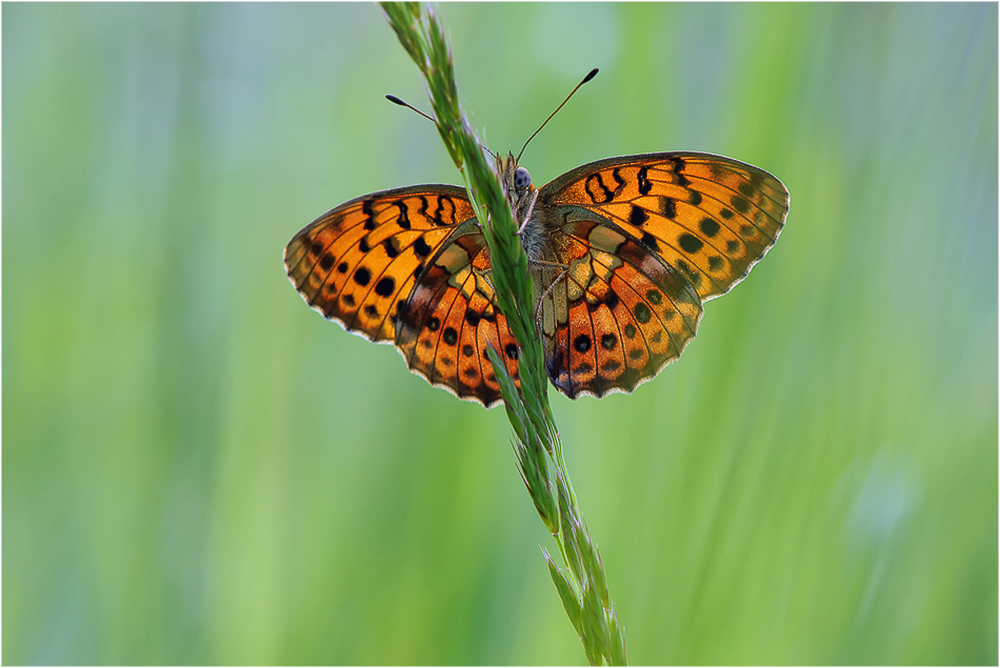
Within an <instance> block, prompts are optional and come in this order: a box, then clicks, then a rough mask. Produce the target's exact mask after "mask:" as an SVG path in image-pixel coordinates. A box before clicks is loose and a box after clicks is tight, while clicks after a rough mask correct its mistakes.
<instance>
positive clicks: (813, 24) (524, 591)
mask: <svg viewBox="0 0 1000 668" xmlns="http://www.w3.org/2000/svg"><path fill="white" fill-rule="evenodd" d="M439 14H440V16H441V18H442V21H443V23H444V25H445V26H446V29H447V30H448V32H449V34H450V36H451V39H452V45H453V49H454V56H455V65H456V70H457V74H458V83H459V89H460V93H461V95H462V99H463V104H464V105H465V108H466V109H467V110H468V111H469V113H470V115H471V117H472V120H473V122H474V123H475V124H476V125H477V126H478V127H479V128H481V129H483V130H484V131H485V137H486V140H487V141H488V142H489V144H490V146H491V147H493V148H494V149H499V150H508V149H514V150H516V149H517V148H518V147H520V145H521V143H522V142H523V141H524V139H525V138H526V137H527V136H528V135H529V134H530V133H531V132H532V131H533V130H534V129H535V128H536V127H537V126H538V124H539V123H540V122H541V121H542V120H543V119H544V118H545V116H546V115H547V114H548V113H549V112H550V111H551V110H552V109H553V108H554V107H555V106H556V105H557V104H558V103H559V101H560V100H561V99H562V97H563V96H564V95H565V94H566V93H567V92H568V91H569V90H570V89H571V88H572V86H573V85H574V84H576V83H577V81H578V80H579V79H580V77H582V76H583V75H584V74H585V73H586V72H587V71H588V70H589V69H590V68H592V67H595V66H596V67H600V68H601V74H600V76H599V77H598V78H597V79H595V80H594V82H592V83H590V84H588V85H587V86H586V87H584V88H583V89H582V90H581V91H580V93H579V94H578V95H577V97H576V98H575V99H574V100H573V101H572V102H571V103H570V104H569V105H567V107H566V108H565V109H564V110H563V111H562V112H560V114H559V115H558V116H557V117H556V119H555V120H554V121H553V122H552V123H551V124H550V125H549V126H548V127H547V128H546V129H545V131H544V132H543V133H542V134H540V135H539V136H538V137H537V138H536V139H535V140H534V142H533V143H532V145H531V146H530V147H529V149H528V151H527V152H526V154H525V157H524V164H525V165H526V166H527V167H528V168H529V169H530V170H531V173H532V175H533V176H534V179H535V182H536V184H539V185H540V184H542V183H544V182H546V181H548V180H550V179H552V178H554V177H556V176H557V175H559V174H561V173H562V172H564V171H567V170H569V169H571V168H573V167H575V166H577V165H579V164H582V163H584V162H588V161H592V160H596V159H600V158H604V157H608V156H613V155H622V154H628V153H638V152H650V151H663V150H671V149H692V150H700V151H710V152H716V153H721V154H724V155H729V156H733V157H736V158H738V159H741V160H745V161H748V162H751V163H754V164H757V165H760V166H762V167H764V168H765V169H768V170H769V171H772V172H773V173H774V174H776V175H777V176H778V177H779V178H781V179H782V180H783V181H784V182H785V184H786V185H787V186H788V188H789V190H790V191H791V195H792V206H791V213H790V216H789V218H788V222H787V227H786V228H785V232H784V233H783V235H782V237H781V239H780V241H779V243H778V244H777V246H776V247H775V248H774V250H773V251H772V252H771V254H770V255H769V256H768V257H767V259H766V260H765V261H764V262H762V263H761V264H760V265H758V266H757V268H755V269H754V271H753V273H752V275H751V276H750V277H749V278H748V280H747V281H745V282H744V283H743V284H742V285H740V286H739V287H738V288H737V289H736V290H735V291H734V292H733V293H731V294H730V295H728V296H726V297H725V298H723V299H720V300H718V301H715V302H712V303H710V304H709V305H708V307H707V310H706V317H705V319H704V321H703V322H702V327H701V330H700V333H699V335H698V338H697V339H696V340H695V341H694V343H693V344H692V345H691V346H690V348H688V350H687V352H686V353H685V354H684V356H683V358H682V359H681V360H680V361H678V362H675V363H674V364H673V365H671V366H670V367H668V368H667V369H666V370H665V371H664V372H663V373H662V374H661V375H660V376H659V377H658V378H657V379H656V380H655V381H654V382H652V383H649V384H646V385H644V386H642V387H641V388H639V389H638V390H637V391H636V392H635V394H633V395H631V396H623V395H615V396H612V397H609V398H605V399H602V400H594V399H590V398H584V399H581V400H579V401H577V402H571V401H569V400H568V399H565V398H564V397H562V396H561V395H558V394H556V393H553V394H554V398H553V402H554V409H555V412H556V417H557V420H558V422H559V425H560V428H561V430H562V434H563V439H564V442H565V444H566V448H567V455H566V456H567V460H568V464H569V468H570V471H571V472H572V473H573V476H574V480H575V484H576V489H577V492H578V495H579V497H580V502H581V505H582V508H583V511H584V514H585V516H586V518H587V520H588V522H589V526H590V529H591V532H592V534H593V536H594V537H595V538H596V540H597V541H598V543H599V544H600V547H601V551H602V555H603V559H604V562H605V566H606V569H607V573H608V577H609V582H610V586H611V591H612V594H613V596H614V598H615V601H616V603H617V606H618V610H619V614H620V618H621V620H622V622H623V624H624V626H625V632H626V638H627V642H628V650H629V656H630V660H631V661H632V662H633V663H637V664H663V663H667V664H731V663H738V664H747V663H749V664H759V663H764V664H787V663H793V664H838V663H839V664H844V663H846V664H856V663H861V664H893V663H904V664H942V663H944V664H994V665H995V664H996V663H997V660H998V657H997V625H998V620H997V587H998V583H997V572H998V564H997V544H998V536H997V526H998V516H997V469H998V462H997V447H998V389H997V371H998V359H997V357H998V331H997V329H998V311H997V300H998V294H997V287H998V268H997V257H998V254H997V249H998V212H997V200H998V193H997V183H998V173H997V155H998V145H997V133H998V130H997V128H998V118H997V99H998V89H997V78H998V75H997V62H998V51H997V5H996V4H995V3H989V4H947V5H937V4H919V5H909V4H892V5H856V4H850V5H837V4H823V5H788V4H768V5H756V4H740V5H721V4H709V5H700V4H694V5H656V4H639V5H627V4H622V5H607V4H585V5H583V4H581V5H577V4H552V5H547V4H540V5H531V4H516V5H508V4H485V5H478V4H477V5H463V4H454V5H453V4H446V5H443V6H441V7H440V9H439ZM2 18H3V47H2V48H3V237H2V240H3V417H4V420H3V640H4V643H3V654H2V660H3V663H5V664H12V663H13V664H22V663H29V664H37V663H42V664H65V663H71V664H80V663H82V664H121V663H125V664H150V663H152V664H176V663H182V664H191V663H194V664H217V663H224V664H234V663H235V664H274V663H278V664H280V663H292V664H577V663H582V662H584V655H583V651H582V649H581V647H580V643H579V640H578V639H577V638H576V637H575V634H574V632H573V631H572V628H571V626H570V624H569V622H568V621H567V619H566V617H565V615H564V613H563V610H562V607H561V604H560V602H559V599H558V597H557V595H556V593H555V590H554V588H553V586H552V583H551V582H550V580H549V576H548V573H547V571H546V568H545V564H544V561H543V560H542V557H541V554H540V552H539V546H545V547H548V548H549V549H550V550H551V549H552V545H553V544H552V542H551V538H550V537H549V536H547V535H546V533H545V531H544V529H543V526H542V524H541V522H540V521H539V520H538V518H537V516H536V515H535V513H534V510H533V508H532V506H531V503H530V501H529V499H528V496H527V494H526V493H525V490H524V489H523V487H522V483H521V481H520V479H519V477H518V474H517V472H516V469H515V465H514V456H513V454H512V452H511V448H510V436H511V435H510V429H509V426H508V425H507V423H506V421H505V417H504V414H503V412H502V411H501V410H494V411H489V412H487V411H485V410H483V409H482V408H481V407H479V406H477V405H474V404H469V403H464V402H460V401H458V400H456V399H455V398H454V397H452V396H451V395H449V394H447V393H446V392H444V391H442V390H439V389H434V388H431V387H430V386H428V385H427V384H426V383H425V382H424V381H423V380H422V379H420V378H418V377H417V376H414V375H411V374H410V373H409V372H408V371H407V369H406V368H405V365H404V363H403V361H402V360H401V359H400V357H399V356H398V355H397V354H396V353H395V352H394V351H393V349H392V348H391V347H388V346H375V345H372V344H370V343H367V342H366V341H364V340H362V339H360V338H357V337H354V336H350V335H348V334H346V333H345V332H344V331H342V330H341V329H340V328H339V327H337V326H336V325H333V324H331V323H328V322H325V321H324V320H323V319H322V318H321V317H320V316H319V315H318V314H316V313H315V312H313V311H311V310H310V309H308V308H306V306H305V304H304V303H303V302H302V300H301V299H300V298H299V296H298V295H297V294H296V293H295V291H294V290H293V289H292V288H291V286H290V285H289V283H288V281H287V280H286V278H285V275H284V269H283V267H282V262H281V253H282V249H283V247H284V245H285V243H287V241H288V240H289V239H290V238H291V236H292V235H293V234H294V233H295V232H296V231H297V230H298V229H299V228H301V227H302V226H304V225H305V224H306V223H308V222H310V221H311V220H312V219H313V218H315V217H316V216H318V215H319V214H321V213H322V212H324V211H326V210H327V209H329V208H331V207H333V206H335V205H337V204H339V203H341V202H343V201H345V200H348V199H351V198H354V197H356V196H359V195H362V194H365V193H368V192H372V191H376V190H381V189H386V188H390V187H396V186H403V185H410V184H417V183H436V182H443V183H457V182H460V179H459V176H458V174H457V173H456V172H455V169H454V166H453V165H452V164H451V162H450V160H449V158H448V156H447V154H446V152H445V150H444V148H443V146H442V145H441V143H440V141H439V139H438V136H437V133H436V132H435V130H434V128H433V127H432V126H431V124H430V123H428V122H427V121H426V120H423V119H421V118H419V117H418V116H417V115H416V114H413V113H410V112H408V111H406V110H403V109H400V108H398V107H395V106H393V105H391V104H388V103H387V102H385V101H384V100H383V99H382V96H383V95H384V94H385V93H390V92H391V93H394V94H396V95H399V96H400V97H402V98H404V99H406V100H409V101H411V102H413V103H414V104H417V105H418V106H421V107H423V108H425V109H426V108H427V107H428V105H427V101H426V96H425V95H424V89H423V83H422V81H421V80H420V78H419V77H418V74H417V72H416V69H415V67H414V66H413V64H412V63H411V62H409V61H408V60H407V57H406V56H405V53H404V51H403V50H402V48H401V47H400V46H399V45H398V43H397V42H396V40H395V37H394V35H393V33H392V31H391V30H390V28H389V27H388V25H387V24H386V23H385V22H384V20H383V19H382V17H381V16H380V14H379V11H378V9H377V8H376V7H375V6H373V5H365V4H351V5H321V4H307V5H280V6H277V5H268V4H252V5H242V4H212V5H192V4H152V5H145V4H143V5H129V4H113V5H102V4H84V5H63V4H39V5H35V4H13V5H12V4H5V5H4V6H3V9H2Z"/></svg>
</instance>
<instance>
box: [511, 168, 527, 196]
mask: <svg viewBox="0 0 1000 668" xmlns="http://www.w3.org/2000/svg"><path fill="white" fill-rule="evenodd" d="M530 185H531V174H529V173H528V170H527V169H525V168H524V167H518V168H517V169H515V170H514V187H515V188H517V189H518V190H523V189H525V188H527V187H528V186H530Z"/></svg>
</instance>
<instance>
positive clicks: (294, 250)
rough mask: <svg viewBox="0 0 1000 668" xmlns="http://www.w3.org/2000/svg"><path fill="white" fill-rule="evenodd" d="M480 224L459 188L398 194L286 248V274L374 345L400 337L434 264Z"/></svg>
mask: <svg viewBox="0 0 1000 668" xmlns="http://www.w3.org/2000/svg"><path fill="white" fill-rule="evenodd" d="M470 221H472V222H471V224H473V225H474V224H475V213H474V211H473V209H472V205H471V204H470V203H469V201H468V199H467V197H466V194H465V191H464V190H463V189H462V188H459V187H457V186H447V185H427V186H413V187H408V188H397V189H395V190H386V191H383V192H379V193H373V194H371V195H367V196H365V197H359V198H358V199H355V200H352V201H350V202H347V203H345V204H342V205H340V206H338V207H337V208H335V209H332V210H331V211H329V212H327V213H325V214H324V215H322V216H320V217H319V218H318V219H316V220H315V221H313V222H312V223H311V224H309V225H307V226H306V227H305V228H304V229H302V230H301V231H300V232H299V233H298V234H296V235H295V236H294V237H293V238H292V240H291V241H290V242H289V243H288V246H287V247H286V248H285V269H286V271H287V273H288V277H289V279H290V280H291V281H292V284H293V285H294V286H295V289H296V290H298V292H299V294H300V295H302V298H303V299H305V301H306V303H307V304H309V306H311V307H312V308H314V309H316V310H317V311H319V312H320V313H322V314H323V316H324V317H326V318H327V319H330V320H334V321H336V322H339V323H340V324H341V325H343V326H344V328H345V329H347V330H348V331H351V332H356V333H361V334H364V335H366V336H367V337H368V338H370V339H371V340H373V341H378V342H390V341H392V340H393V338H394V337H395V316H396V312H397V308H398V304H399V303H400V302H402V301H404V300H405V299H406V298H407V297H408V296H409V293H410V291H411V290H412V288H413V285H414V281H415V279H416V277H417V276H418V275H419V273H420V270H421V268H422V267H423V265H424V264H425V262H426V261H427V259H428V258H429V257H430V256H431V255H432V254H433V253H435V252H436V251H437V250H438V249H439V248H440V247H441V246H443V245H445V243H446V242H447V240H448V239H449V238H450V237H451V236H452V235H453V234H454V233H455V231H456V229H458V228H459V227H460V226H461V225H462V224H463V223H466V224H469V223H470Z"/></svg>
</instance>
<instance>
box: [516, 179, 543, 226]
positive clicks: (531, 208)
mask: <svg viewBox="0 0 1000 668" xmlns="http://www.w3.org/2000/svg"><path fill="white" fill-rule="evenodd" d="M539 192H541V191H539V190H536V191H535V192H533V193H532V194H531V204H529V205H528V212H527V213H526V214H525V216H524V220H523V221H521V226H520V227H518V228H517V236H521V233H522V232H524V228H525V227H527V226H528V222H529V221H530V220H531V214H532V213H533V212H534V211H535V202H537V201H538V193H539Z"/></svg>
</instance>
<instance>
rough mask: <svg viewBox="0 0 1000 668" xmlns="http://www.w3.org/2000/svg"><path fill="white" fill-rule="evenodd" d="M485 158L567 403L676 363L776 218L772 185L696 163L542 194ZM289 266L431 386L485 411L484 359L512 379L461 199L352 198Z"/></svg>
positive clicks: (732, 165)
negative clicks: (511, 222) (523, 260)
mask: <svg viewBox="0 0 1000 668" xmlns="http://www.w3.org/2000/svg"><path fill="white" fill-rule="evenodd" d="M592 74H594V73H592ZM592 74H591V75H589V76H592ZM589 76H588V78H589ZM586 80H587V79H585V81H586ZM567 99H568V98H567ZM560 106H562V105H560ZM557 111H558V109H557ZM539 129H541V128H539ZM533 136H534V135H533ZM522 150H523V149H522ZM494 157H495V160H496V172H497V176H498V177H499V179H500V182H501V184H502V186H503V188H504V192H505V194H506V196H507V199H508V201H509V202H510V205H511V209H512V211H513V213H514V219H515V221H516V222H517V223H518V224H519V225H520V226H521V234H520V239H521V244H522V246H523V247H524V250H525V253H526V255H527V256H528V268H529V271H530V273H531V276H532V279H533V282H534V286H535V302H536V310H535V312H536V313H537V314H538V315H539V317H538V322H537V324H538V330H539V334H540V335H541V338H542V343H543V346H544V353H545V361H546V366H547V370H548V374H549V378H550V379H551V381H552V383H553V384H554V385H555V386H556V388H557V389H558V390H559V391H560V392H562V393H563V394H565V395H566V396H568V397H570V398H571V399H574V398H576V397H577V396H579V395H581V394H589V395H592V396H596V397H600V396H603V395H604V394H607V393H609V392H614V391H620V392H631V391H632V390H634V389H635V388H636V387H637V386H638V385H640V384H641V383H643V382H645V381H648V380H650V379H651V378H653V376H655V375H656V374H657V373H658V372H659V371H660V370H661V369H662V368H663V367H664V366H666V365H667V364H668V363H669V362H671V361H673V360H674V359H676V358H677V357H678V356H679V355H680V354H681V352H682V351H683V350H684V347H685V346H686V345H687V343H688V342H689V341H690V340H691V339H692V338H693V337H694V335H695V332H696V331H697V328H698V322H699V321H700V319H701V315H702V303H703V302H705V301H707V300H708V299H712V298H713V297H718V296H719V295H722V294H725V293H726V292H728V291H729V290H730V289H731V288H732V287H733V286H734V285H736V284H737V283H739V282H740V281H741V280H743V279H744V278H745V277H746V276H747V274H748V273H749V272H750V269H751V267H753V265H754V264H755V263H757V262H758V261H759V260H760V259H761V258H762V257H764V255H765V253H767V251H768V249H770V248H771V246H773V245H774V242H775V241H776V240H777V238H778V234H779V233H780V232H781V228H782V226H783V224H784V220H785V216H786V214H787V213H788V206H789V195H788V190H787V189H786V188H785V186H784V185H782V183H781V182H780V181H779V180H778V179H776V178H775V177H774V176H772V175H771V174H769V173H767V172H765V171H764V170H761V169H758V168H757V167H753V166H751V165H748V164H745V163H742V162H737V161H736V160H731V159H729V158H724V157H722V156H718V155H711V154H708V153H687V152H671V153H650V154H645V155H633V156H625V157H620V158H609V159H607V160H600V161H598V162H592V163H590V164H587V165H584V166H582V167H578V168H576V169H574V170H572V171H570V172H568V173H566V174H563V175H562V176H560V177H559V178H557V179H556V180H554V181H552V182H550V183H548V184H547V185H545V186H542V188H540V189H539V188H536V187H535V186H534V185H533V184H532V183H531V177H530V175H529V174H528V170H526V169H525V168H524V167H521V166H520V165H519V164H518V160H517V159H516V158H514V156H513V154H508V156H507V157H506V158H504V157H503V156H500V155H497V156H494ZM285 267H286V269H287V271H288V276H289V278H290V279H291V281H292V284H293V285H294V286H295V289H296V290H298V291H299V293H300V294H301V295H302V297H303V299H305V300H306V303H307V304H309V306H311V307H312V308H314V309H316V310H317V311H319V312H320V313H322V314H323V316H324V317H326V318H327V319H330V320H334V321H336V322H338V323H340V324H341V325H342V326H343V327H344V328H345V329H347V330H348V331H350V332H355V333H359V334H364V335H365V336H367V337H368V338H369V339H370V340H372V341H376V342H385V343H388V342H392V343H394V344H395V345H396V348H397V349H398V350H399V352H400V353H401V354H402V355H403V357H404V359H406V363H407V365H408V366H409V368H410V369H411V370H413V371H414V372H415V373H418V374H420V375H421V376H423V377H424V378H426V379H427V380H428V381H429V382H430V383H431V384H432V385H437V386H440V387H444V388H445V389H447V390H449V391H450V392H452V393H454V394H455V395H457V396H458V397H459V398H461V399H469V400H474V401H478V402H480V403H482V404H483V405H485V406H487V407H491V406H493V405H494V404H496V403H497V402H498V401H499V400H500V390H499V387H498V385H497V381H496V378H495V376H494V374H493V370H492V367H491V366H490V362H489V359H488V358H487V356H486V350H487V349H488V347H489V346H493V347H494V348H495V349H496V350H498V351H502V353H503V354H504V357H505V360H506V363H507V367H508V371H509V372H510V373H511V375H512V376H513V377H514V378H515V379H517V358H518V347H517V342H516V341H515V339H514V337H513V335H512V334H511V332H510V330H509V329H508V327H507V322H506V320H505V319H504V316H503V314H502V313H500V311H499V309H498V308H497V304H496V297H495V293H494V290H493V286H492V284H491V282H490V280H489V273H490V252H489V248H488V247H487V245H486V240H485V238H484V237H483V234H482V231H481V229H480V226H479V221H478V220H477V219H476V217H475V213H474V212H473V208H472V205H471V204H470V202H469V199H468V197H467V195H466V192H465V189H463V188H460V187H458V186H450V185H423V186H411V187H407V188H397V189H394V190H384V191H381V192H377V193H373V194H371V195H366V196H364V197H361V198H358V199H355V200H351V201H350V202H347V203H346V204H342V205H340V206H338V207H336V208H335V209H333V210H331V211H329V212H327V213H326V214H324V215H322V216H320V217H319V218H318V219H316V220H315V221H314V222H312V223H311V224H310V225H308V226H307V227H305V228H304V229H303V230H302V231H300V232H299V233H298V234H296V235H295V236H294V237H293V238H292V240H291V241H290V242H289V244H288V246H287V247H286V248H285Z"/></svg>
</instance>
